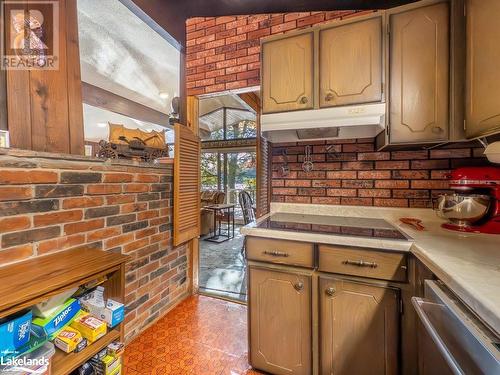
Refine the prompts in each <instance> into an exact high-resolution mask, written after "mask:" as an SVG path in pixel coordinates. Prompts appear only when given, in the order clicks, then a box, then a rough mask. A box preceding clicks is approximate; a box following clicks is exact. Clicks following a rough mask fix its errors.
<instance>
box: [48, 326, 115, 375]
mask: <svg viewBox="0 0 500 375" xmlns="http://www.w3.org/2000/svg"><path fill="white" fill-rule="evenodd" d="M120 336H121V333H120V329H119V328H115V329H113V330H111V331H109V332H108V333H107V334H106V335H105V336H103V337H101V338H100V339H99V340H97V341H96V342H94V343H93V344H91V345H89V346H87V347H86V348H85V349H83V350H82V351H81V352H79V353H69V354H67V353H64V352H62V351H60V350H56V354H55V355H54V357H53V360H52V375H66V374H68V373H70V372H71V371H73V370H74V369H76V368H77V367H78V366H80V365H81V364H82V363H84V362H86V361H87V360H88V359H90V358H91V357H92V356H93V355H95V354H97V353H99V352H100V351H101V350H102V349H104V348H105V347H106V346H108V345H109V344H110V343H112V342H113V341H115V340H120Z"/></svg>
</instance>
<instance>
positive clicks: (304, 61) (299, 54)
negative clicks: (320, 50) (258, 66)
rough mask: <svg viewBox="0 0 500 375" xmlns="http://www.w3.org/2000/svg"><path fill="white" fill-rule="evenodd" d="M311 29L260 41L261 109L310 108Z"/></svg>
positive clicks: (311, 97) (312, 47)
mask: <svg viewBox="0 0 500 375" xmlns="http://www.w3.org/2000/svg"><path fill="white" fill-rule="evenodd" d="M313 88H314V33H313V32H305V33H301V34H298V35H293V36H289V37H286V38H284V39H283V38H282V39H277V40H269V41H266V42H264V43H263V44H262V106H263V108H262V112H263V113H273V112H284V111H294V110H299V109H310V108H312V107H313V105H314V98H313Z"/></svg>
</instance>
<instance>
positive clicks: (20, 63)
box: [0, 0, 59, 70]
mask: <svg viewBox="0 0 500 375" xmlns="http://www.w3.org/2000/svg"><path fill="white" fill-rule="evenodd" d="M1 5H2V6H1V17H2V18H1V19H3V20H4V22H5V25H4V30H5V38H0V39H1V43H2V45H1V51H2V61H1V67H2V69H13V70H57V69H59V58H58V57H59V56H58V55H59V2H58V1H49V0H47V1H43V0H40V1H29V0H27V1H15V0H5V1H2V2H1Z"/></svg>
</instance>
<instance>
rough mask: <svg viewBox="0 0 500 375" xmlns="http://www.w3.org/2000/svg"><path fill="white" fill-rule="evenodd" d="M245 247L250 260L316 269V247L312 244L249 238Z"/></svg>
mask: <svg viewBox="0 0 500 375" xmlns="http://www.w3.org/2000/svg"><path fill="white" fill-rule="evenodd" d="M245 247H246V252H247V259H249V260H257V261H260V262H269V263H280V264H288V265H291V266H299V267H307V268H313V267H314V245H313V244H312V243H307V242H295V241H287V240H275V239H272V238H256V237H247V238H246V244H245Z"/></svg>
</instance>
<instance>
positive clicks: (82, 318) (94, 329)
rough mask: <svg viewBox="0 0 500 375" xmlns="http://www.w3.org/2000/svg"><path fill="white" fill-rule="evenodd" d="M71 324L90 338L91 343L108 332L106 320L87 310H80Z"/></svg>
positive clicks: (85, 336)
mask: <svg viewBox="0 0 500 375" xmlns="http://www.w3.org/2000/svg"><path fill="white" fill-rule="evenodd" d="M70 326H71V327H72V328H74V329H76V330H78V331H80V333H81V334H82V336H83V337H84V338H86V339H87V340H88V342H89V344H91V343H93V342H94V341H97V340H99V339H100V338H101V337H102V336H104V335H105V334H106V332H107V326H106V323H105V322H103V321H102V320H100V319H98V318H96V317H95V316H93V315H90V314H89V313H88V312H85V311H82V312H80V314H78V316H77V317H76V318H75V319H74V320H73V321H72V322H71V324H70Z"/></svg>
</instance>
